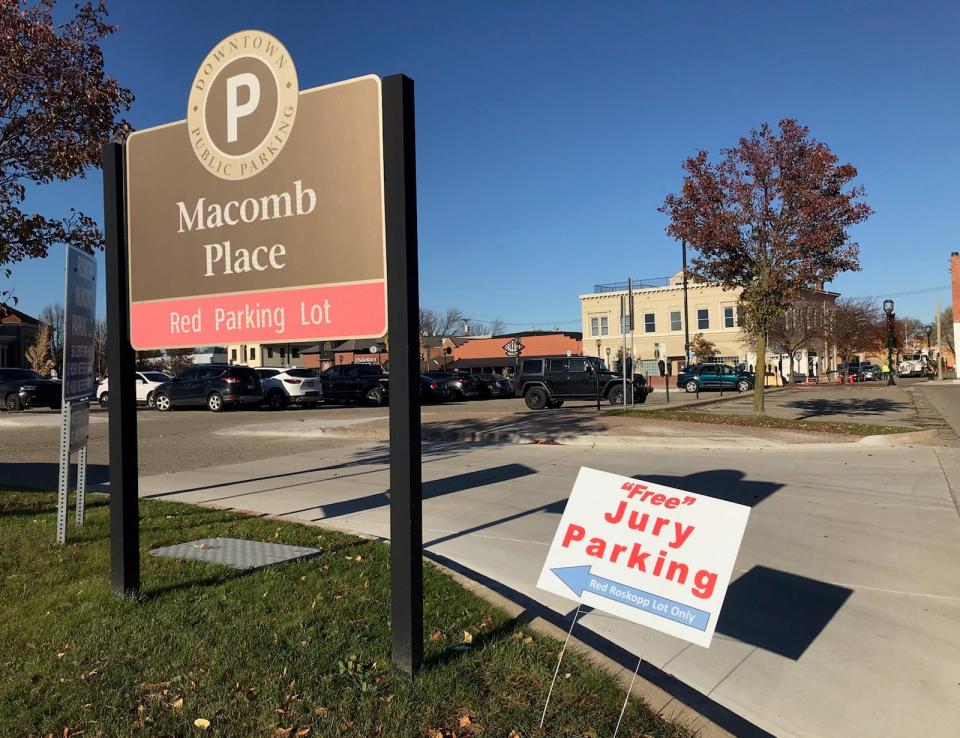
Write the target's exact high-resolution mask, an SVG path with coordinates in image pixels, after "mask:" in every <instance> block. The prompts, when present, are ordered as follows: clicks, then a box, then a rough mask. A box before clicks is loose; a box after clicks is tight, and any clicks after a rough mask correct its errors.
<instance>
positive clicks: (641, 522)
mask: <svg viewBox="0 0 960 738" xmlns="http://www.w3.org/2000/svg"><path fill="white" fill-rule="evenodd" d="M749 515H750V508H748V507H746V506H744V505H738V504H736V503H733V502H726V501H724V500H719V499H716V498H713V497H708V496H706V495H701V494H693V493H690V492H685V491H683V490H678V489H673V488H671V487H665V486H663V485H661V484H655V483H654V482H645V481H641V480H637V479H633V478H630V477H622V476H619V475H617V474H610V473H608V472H603V471H598V470H596V469H589V468H587V467H583V468H581V469H580V473H579V475H578V476H577V480H576V482H575V484H574V486H573V491H572V492H571V493H570V499H569V500H568V501H567V506H566V508H565V509H564V512H563V517H562V518H561V519H560V525H559V526H558V528H557V532H556V535H555V536H554V539H553V543H552V544H551V546H550V551H549V553H548V554H547V559H546V561H545V562H544V565H543V570H542V571H541V573H540V578H539V580H538V581H537V586H538V587H539V588H540V589H544V590H546V591H548V592H553V593H554V594H558V595H561V596H563V597H567V598H570V599H573V600H576V601H577V602H578V603H580V606H583V605H587V606H589V607H592V608H594V609H596V610H603V611H605V612H608V613H611V614H612V615H616V616H618V617H620V618H623V619H624V620H629V621H630V622H634V623H637V624H639V625H646V626H647V627H649V628H651V629H652V630H656V631H660V632H662V633H667V634H669V635H672V636H675V637H677V638H682V639H683V640H685V641H689V642H690V643H695V644H697V645H698V646H703V647H706V648H709V646H710V642H711V640H712V638H713V633H714V629H715V628H716V625H717V619H718V618H719V615H720V609H721V607H722V606H723V600H724V597H725V595H726V592H727V586H728V585H729V583H730V576H731V573H732V572H733V566H734V563H735V562H736V558H737V553H738V551H739V550H740V542H741V540H742V538H743V533H744V530H745V529H746V525H747V519H748V517H749ZM579 612H580V608H579V607H578V608H577V615H579ZM577 615H574V623H576V617H577ZM572 630H573V626H572V625H571V632H572ZM641 659H642V655H641ZM637 667H638V669H639V662H638V664H637ZM558 669H559V663H558ZM547 700H548V701H549V694H548V696H547ZM545 715H546V706H544V716H545ZM541 724H542V723H541Z"/></svg>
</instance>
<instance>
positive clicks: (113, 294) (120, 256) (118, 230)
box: [103, 143, 140, 595]
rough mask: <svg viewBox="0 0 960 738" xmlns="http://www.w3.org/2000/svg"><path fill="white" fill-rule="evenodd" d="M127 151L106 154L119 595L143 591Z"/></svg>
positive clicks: (113, 572) (113, 517) (113, 539)
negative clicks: (127, 214) (129, 273)
mask: <svg viewBox="0 0 960 738" xmlns="http://www.w3.org/2000/svg"><path fill="white" fill-rule="evenodd" d="M126 212H127V210H126V176H125V168H124V147H123V145H122V144H115V143H114V144H107V145H106V146H105V147H104V150H103V225H104V235H105V236H106V267H107V269H106V272H107V273H106V279H107V354H108V364H107V374H108V376H110V377H113V382H112V383H111V384H112V386H111V387H110V404H109V419H110V429H109V439H110V578H111V582H112V584H113V592H114V594H118V595H135V594H137V593H138V592H139V590H140V527H139V506H140V500H139V489H138V488H139V479H138V478H137V407H136V401H137V398H136V387H135V385H134V383H133V382H131V381H125V380H126V379H128V378H130V377H133V376H134V374H135V371H136V364H135V358H134V353H133V348H132V346H131V345H130V292H129V290H128V283H127V279H128V277H127V274H128V272H127V217H126Z"/></svg>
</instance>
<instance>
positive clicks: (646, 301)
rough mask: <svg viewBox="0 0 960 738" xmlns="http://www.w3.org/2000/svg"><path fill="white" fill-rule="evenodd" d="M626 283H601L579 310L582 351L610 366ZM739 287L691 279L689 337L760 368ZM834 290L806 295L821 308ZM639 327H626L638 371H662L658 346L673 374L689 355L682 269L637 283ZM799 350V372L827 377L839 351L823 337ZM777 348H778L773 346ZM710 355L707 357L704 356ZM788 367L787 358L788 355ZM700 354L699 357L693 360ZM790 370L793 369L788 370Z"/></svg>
mask: <svg viewBox="0 0 960 738" xmlns="http://www.w3.org/2000/svg"><path fill="white" fill-rule="evenodd" d="M626 295H627V285H626V283H617V284H609V285H596V286H595V287H594V291H593V292H591V293H590V294H586V295H580V313H581V320H582V326H583V352H584V354H588V355H592V356H597V355H599V356H600V357H601V358H603V359H604V360H607V361H608V363H609V365H610V366H615V365H617V363H618V361H617V360H618V357H619V356H620V355H621V354H622V352H623V343H624V342H623V337H624V333H623V331H621V321H622V318H621V312H620V311H621V307H620V305H621V297H622V298H623V302H624V303H626ZM739 297H740V290H739V289H737V290H724V289H723V288H722V287H720V286H719V285H717V284H711V283H707V282H695V281H693V280H689V281H688V283H687V303H688V314H689V320H690V339H691V341H692V340H693V338H694V336H696V334H698V333H702V334H703V336H704V338H706V339H707V340H709V341H711V342H712V343H713V344H714V345H715V346H716V348H717V351H716V358H718V359H720V360H722V361H723V362H724V363H727V364H731V365H736V364H738V363H740V362H744V363H746V364H748V365H752V366H756V364H757V361H756V356H755V355H754V353H753V350H752V341H749V339H748V338H747V336H746V335H745V334H744V332H743V330H742V329H741V328H740V323H739V316H738V314H737V301H738V299H739ZM837 297H838V295H837V293H835V292H826V291H823V290H813V291H811V292H809V293H808V294H807V297H806V302H807V305H808V306H810V307H813V308H814V309H818V310H824V311H826V310H829V309H830V306H832V305H833V303H834V302H835V301H836V299H837ZM633 300H634V328H633V336H632V345H631V336H630V333H629V329H628V330H627V341H626V343H627V356H630V357H633V358H634V360H635V362H636V368H635V371H636V372H637V373H641V374H651V375H653V374H656V373H657V372H658V368H657V360H656V356H655V354H656V350H657V349H659V353H660V357H661V358H665V359H670V360H671V361H672V362H673V365H674V374H676V371H677V369H678V367H679V366H682V365H683V364H684V362H685V359H684V307H683V273H682V272H678V273H677V274H675V275H673V276H672V277H670V278H668V279H661V280H655V281H652V282H651V281H647V280H643V281H638V282H635V286H634V288H633ZM812 343H813V345H809V346H806V347H804V348H803V349H801V350H799V351H797V352H795V354H794V370H795V371H799V372H800V373H803V374H809V375H810V376H813V375H825V374H826V373H827V372H828V371H829V370H831V369H833V368H835V367H836V357H835V355H834V352H833V351H832V350H831V349H830V347H828V346H827V345H825V343H824V342H823V341H822V340H820V341H814V342H812ZM771 348H773V347H771ZM701 358H706V357H701ZM780 358H781V355H780V354H777V353H774V352H773V351H771V352H769V353H768V355H767V358H766V362H765V363H766V365H767V366H768V367H773V366H775V365H778V363H779V360H780ZM783 359H784V363H785V365H786V366H788V365H789V358H788V356H786V355H784V356H783ZM696 360H697V357H694V361H696ZM785 371H786V372H787V373H789V371H788V370H785Z"/></svg>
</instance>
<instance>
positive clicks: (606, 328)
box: [590, 315, 610, 336]
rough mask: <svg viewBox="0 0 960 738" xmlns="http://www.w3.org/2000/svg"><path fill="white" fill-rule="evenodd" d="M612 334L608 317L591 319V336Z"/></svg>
mask: <svg viewBox="0 0 960 738" xmlns="http://www.w3.org/2000/svg"><path fill="white" fill-rule="evenodd" d="M609 334H610V325H609V324H608V322H607V316H605V315H604V316H599V317H596V318H590V335H591V336H607V335H609Z"/></svg>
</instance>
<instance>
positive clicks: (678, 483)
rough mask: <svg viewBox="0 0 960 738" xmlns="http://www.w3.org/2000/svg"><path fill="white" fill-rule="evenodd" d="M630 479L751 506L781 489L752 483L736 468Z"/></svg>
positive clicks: (775, 485) (646, 475)
mask: <svg viewBox="0 0 960 738" xmlns="http://www.w3.org/2000/svg"><path fill="white" fill-rule="evenodd" d="M633 478H634V479H640V480H642V481H645V482H654V483H656V484H662V485H664V486H666V487H673V488H675V489H680V490H686V491H688V492H695V493H697V494H701V495H707V496H708V497H716V498H717V499H718V500H726V501H727V502H736V503H737V504H738V505H746V506H747V507H754V506H756V505H759V504H760V503H761V502H763V501H764V500H765V499H767V498H768V497H769V496H770V495H772V494H773V493H774V492H776V491H777V490H778V489H780V488H781V487H783V485H782V484H779V483H777V482H756V481H752V480H748V479H746V475H745V474H744V473H743V472H742V471H740V470H739V469H711V470H710V471H702V472H695V473H693V474H688V475H686V476H684V477H677V476H668V475H665V474H634V475H633Z"/></svg>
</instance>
